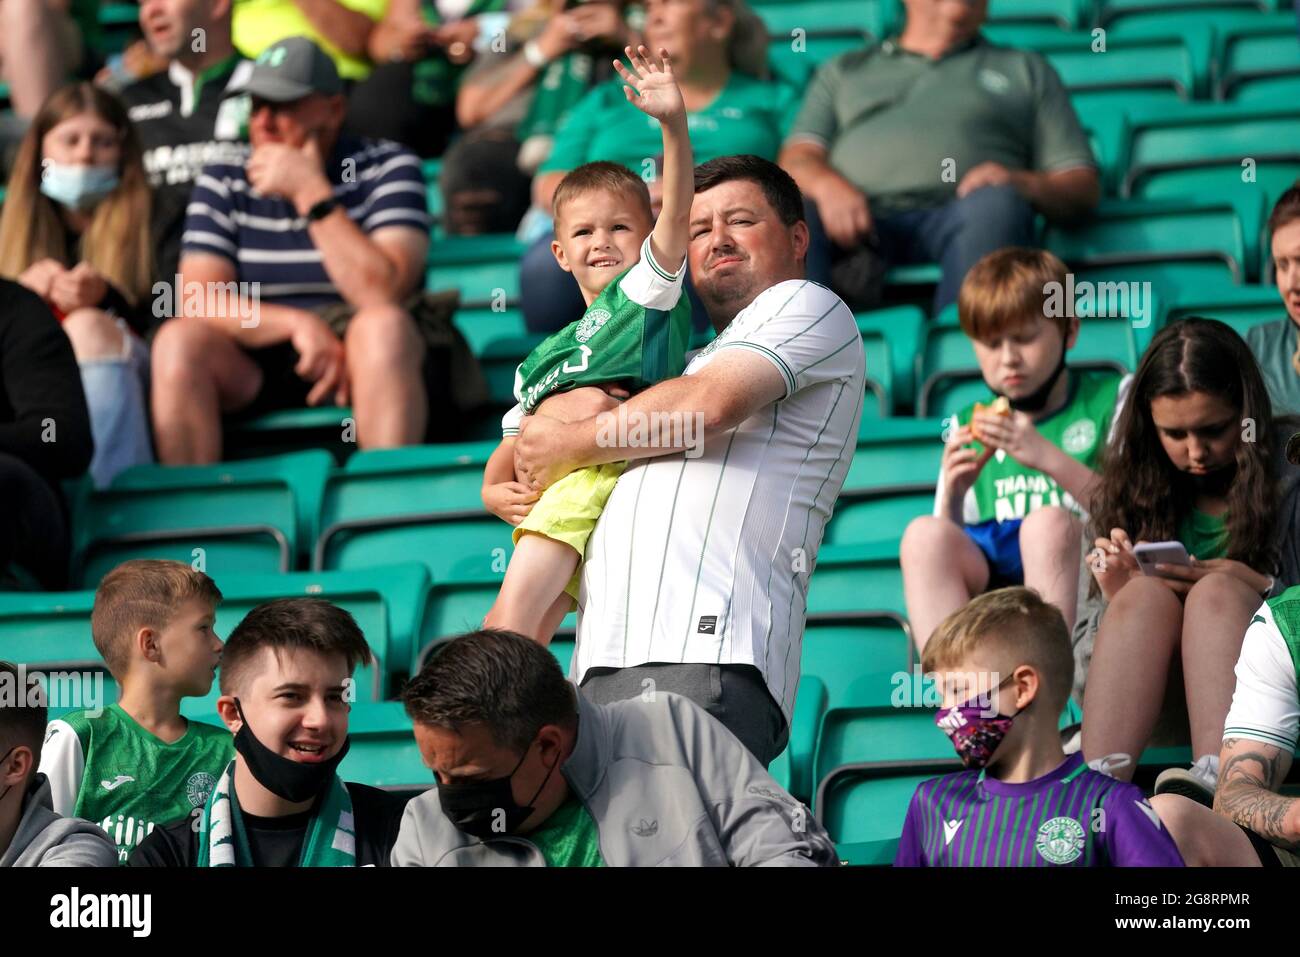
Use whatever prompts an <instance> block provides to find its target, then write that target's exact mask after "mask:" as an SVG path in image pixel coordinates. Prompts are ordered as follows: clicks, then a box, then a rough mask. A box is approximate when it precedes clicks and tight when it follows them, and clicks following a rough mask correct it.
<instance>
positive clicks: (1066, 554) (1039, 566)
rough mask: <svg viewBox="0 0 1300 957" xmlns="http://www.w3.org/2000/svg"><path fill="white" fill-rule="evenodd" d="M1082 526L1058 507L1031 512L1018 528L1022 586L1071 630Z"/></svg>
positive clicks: (1079, 560)
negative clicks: (1054, 609)
mask: <svg viewBox="0 0 1300 957" xmlns="http://www.w3.org/2000/svg"><path fill="white" fill-rule="evenodd" d="M1082 534H1083V525H1082V523H1081V522H1080V521H1079V520H1078V519H1077V518H1075V517H1074V516H1073V515H1071V514H1070V513H1069V512H1068V511H1066V510H1065V509H1063V508H1060V507H1059V506H1055V505H1053V506H1049V507H1047V508H1040V509H1038V510H1037V511H1034V512H1031V513H1030V514H1029V515H1027V516H1026V517H1025V520H1024V521H1023V522H1022V523H1021V524H1020V560H1021V563H1022V564H1023V565H1024V568H1025V585H1026V586H1028V587H1029V588H1032V589H1034V590H1035V591H1036V592H1038V594H1040V595H1042V596H1043V600H1044V601H1046V602H1048V603H1050V604H1053V605H1055V606H1056V607H1057V608H1059V609H1060V610H1061V615H1062V616H1063V617H1064V618H1065V627H1066V628H1073V627H1074V614H1075V605H1076V604H1077V603H1078V601H1079V569H1080V568H1081V567H1082V561H1081V559H1080V555H1081V552H1080V548H1079V540H1080V537H1081V536H1082Z"/></svg>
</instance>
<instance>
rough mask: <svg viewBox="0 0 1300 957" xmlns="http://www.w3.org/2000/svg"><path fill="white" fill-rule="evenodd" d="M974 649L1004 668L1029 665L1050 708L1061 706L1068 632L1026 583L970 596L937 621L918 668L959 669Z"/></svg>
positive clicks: (1070, 656) (1067, 675) (1068, 678)
mask: <svg viewBox="0 0 1300 957" xmlns="http://www.w3.org/2000/svg"><path fill="white" fill-rule="evenodd" d="M979 652H985V653H986V656H987V657H989V658H992V659H994V660H995V661H997V662H998V663H999V665H1000V666H1002V667H1006V668H1008V669H1012V668H1018V667H1019V666H1020V665H1029V666H1031V667H1032V668H1033V669H1034V670H1035V671H1037V672H1038V675H1039V678H1040V679H1041V680H1042V683H1043V685H1042V691H1040V692H1039V694H1040V696H1041V697H1043V699H1044V701H1045V703H1046V705H1048V706H1050V713H1051V714H1052V715H1056V714H1057V713H1058V712H1059V711H1060V710H1061V708H1063V707H1065V702H1066V699H1067V698H1068V697H1069V696H1070V688H1071V687H1072V685H1073V684H1074V652H1073V649H1072V647H1071V645H1070V631H1069V629H1068V628H1067V627H1066V625H1065V618H1064V616H1062V615H1061V612H1060V610H1059V609H1058V608H1057V607H1056V606H1055V605H1050V604H1048V603H1047V602H1045V601H1043V599H1042V598H1041V597H1039V595H1038V592H1036V591H1034V590H1033V589H1032V588H1024V587H1015V588H999V589H997V590H996V591H991V592H986V593H985V594H983V595H978V596H976V597H975V598H973V599H971V601H970V602H968V603H967V604H966V606H965V607H963V608H959V609H958V610H957V611H955V612H953V613H952V614H951V615H949V616H948V617H947V618H945V619H944V620H943V621H942V622H940V624H939V627H938V628H937V629H935V632H934V634H933V635H932V636H931V637H930V640H929V641H927V642H926V643H925V652H924V653H923V654H922V655H921V668H922V670H923V671H925V672H926V673H927V674H929V673H932V672H936V671H956V670H960V669H961V668H962V666H964V665H965V664H966V663H967V662H969V661H970V659H971V658H972V657H974V656H975V655H976V654H977V653H979ZM1008 673H1010V672H1008ZM1001 677H1005V675H1003V676H1001Z"/></svg>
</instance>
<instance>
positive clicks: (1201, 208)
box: [1044, 199, 1249, 368]
mask: <svg viewBox="0 0 1300 957" xmlns="http://www.w3.org/2000/svg"><path fill="white" fill-rule="evenodd" d="M1044 245H1045V246H1047V248H1048V249H1050V250H1052V252H1054V253H1056V254H1057V255H1058V256H1060V257H1061V259H1063V260H1065V262H1066V264H1067V265H1068V266H1069V267H1070V268H1071V270H1072V271H1073V273H1074V274H1075V279H1076V281H1078V280H1088V281H1090V282H1123V283H1126V284H1127V283H1138V284H1141V283H1150V284H1151V285H1150V287H1147V286H1142V285H1134V286H1128V285H1126V286H1108V287H1102V288H1098V289H1096V290H1095V291H1096V292H1097V293H1098V294H1100V293H1102V292H1103V291H1104V292H1106V293H1107V295H1108V297H1109V296H1110V295H1112V294H1115V295H1118V294H1120V293H1128V292H1130V291H1131V292H1132V293H1133V294H1138V295H1141V297H1142V299H1141V301H1142V302H1143V303H1147V302H1149V301H1151V300H1150V297H1148V296H1147V295H1146V293H1147V292H1148V291H1149V292H1150V293H1151V295H1152V296H1154V297H1157V298H1158V299H1159V300H1160V301H1165V300H1167V299H1168V298H1170V297H1171V295H1172V294H1173V293H1174V292H1175V291H1176V290H1177V289H1178V288H1181V287H1182V286H1184V285H1193V284H1195V285H1198V286H1203V285H1205V284H1207V283H1214V282H1219V283H1222V284H1223V285H1228V284H1239V283H1242V282H1244V281H1245V279H1246V274H1247V272H1248V262H1249V259H1248V255H1247V248H1246V242H1245V236H1244V231H1243V228H1242V223H1241V219H1240V217H1239V215H1238V213H1237V210H1236V209H1235V208H1234V207H1233V206H1232V205H1231V204H1229V203H1227V202H1222V201H1206V200H1195V199H1184V200H1173V199H1170V200H1164V201H1160V202H1154V201H1153V202H1145V203H1143V202H1134V201H1128V202H1112V203H1106V204H1103V205H1102V207H1101V208H1100V209H1099V210H1098V211H1097V214H1096V215H1095V216H1094V217H1093V218H1092V219H1090V220H1089V221H1088V222H1086V223H1083V224H1080V225H1075V226H1071V227H1063V226H1057V225H1049V226H1048V227H1047V230H1046V232H1045V234H1044ZM1079 288H1082V287H1079ZM1124 298H1127V296H1125V297H1124ZM1122 304H1123V302H1122V299H1121V300H1120V302H1119V305H1122ZM1131 307H1132V304H1130V308H1131ZM1139 318H1141V320H1142V321H1143V323H1144V325H1147V326H1149V325H1150V322H1151V317H1150V316H1144V317H1139ZM1130 368H1131V366H1130Z"/></svg>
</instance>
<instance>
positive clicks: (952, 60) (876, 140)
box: [786, 36, 1096, 211]
mask: <svg viewBox="0 0 1300 957" xmlns="http://www.w3.org/2000/svg"><path fill="white" fill-rule="evenodd" d="M799 141H804V142H813V143H817V144H819V145H821V146H824V147H826V149H827V150H828V152H829V154H830V163H831V165H832V166H833V167H834V168H835V169H836V170H838V171H839V172H840V173H841V174H843V175H844V176H845V177H846V178H847V179H848V180H849V181H850V182H852V183H854V184H855V185H856V186H858V188H859V189H861V190H862V191H863V192H864V193H866V194H867V195H868V196H869V197H871V199H872V205H873V208H874V209H876V210H878V211H887V210H888V209H890V208H909V207H916V206H928V205H934V204H937V203H942V202H946V201H947V200H949V199H951V198H952V197H953V196H954V195H955V194H956V190H957V183H959V182H960V181H961V178H962V176H964V175H965V174H966V172H967V171H969V170H970V169H971V168H973V167H975V166H977V165H979V164H980V163H985V162H990V161H992V162H996V163H1001V164H1002V165H1004V166H1007V167H1009V168H1011V169H1031V170H1037V171H1043V172H1047V171H1054V170H1064V169H1071V168H1074V167H1080V166H1089V167H1095V166H1096V162H1095V161H1094V159H1093V156H1092V149H1091V147H1090V146H1089V144H1088V137H1087V135H1086V134H1085V133H1084V131H1083V128H1082V127H1081V126H1080V125H1079V118H1078V116H1077V115H1076V114H1075V112H1074V107H1073V106H1072V105H1071V103H1070V98H1069V96H1068V94H1067V93H1066V91H1065V87H1064V86H1063V85H1062V83H1061V78H1060V77H1059V76H1057V74H1056V71H1055V70H1054V69H1052V67H1051V66H1050V65H1049V64H1048V62H1047V61H1046V60H1045V59H1044V58H1043V57H1042V56H1040V55H1039V54H1037V53H1031V52H1028V51H1025V50H1013V49H1010V48H1008V47H1001V46H995V45H994V44H992V43H989V42H988V41H987V40H985V39H984V38H983V37H980V36H976V37H975V38H974V39H972V40H971V41H970V42H969V43H967V44H965V45H963V46H960V47H958V48H956V49H954V50H951V51H950V52H948V53H946V54H945V55H944V56H942V57H940V58H939V59H938V60H931V59H930V58H929V57H926V56H923V55H921V54H919V53H911V52H908V51H906V50H903V49H901V48H900V47H899V46H898V44H897V42H896V41H894V40H886V41H885V42H884V43H881V44H879V45H875V46H870V47H867V48H865V49H861V50H850V51H849V52H847V53H844V54H841V55H840V56H838V57H836V58H835V59H834V60H831V61H830V62H829V63H827V64H826V65H825V66H823V67H822V68H821V69H820V70H819V71H818V73H817V75H816V77H815V78H814V79H813V81H812V83H811V84H810V86H809V88H808V92H807V94H806V95H805V97H804V102H803V108H802V109H801V110H800V111H799V115H798V116H797V117H796V119H795V122H794V126H793V127H792V128H791V131H790V135H789V136H788V137H787V138H786V143H787V144H791V143H796V142H799ZM946 159H951V160H954V161H955V165H954V164H953V163H949V164H945V163H944V160H946ZM945 168H947V169H948V170H950V171H951V172H950V173H949V175H948V176H947V177H946V178H945V176H944V173H945Z"/></svg>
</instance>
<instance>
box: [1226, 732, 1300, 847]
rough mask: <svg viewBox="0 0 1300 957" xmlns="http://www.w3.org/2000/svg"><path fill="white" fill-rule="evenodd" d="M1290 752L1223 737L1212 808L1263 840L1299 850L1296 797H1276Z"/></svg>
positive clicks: (1299, 800) (1299, 804) (1299, 815)
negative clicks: (1216, 788)
mask: <svg viewBox="0 0 1300 957" xmlns="http://www.w3.org/2000/svg"><path fill="white" fill-rule="evenodd" d="M1290 769H1291V752H1290V751H1288V750H1284V749H1282V748H1279V747H1275V746H1274V745H1271V744H1265V743H1264V742H1263V741H1255V740H1253V739H1251V738H1224V739H1223V751H1222V753H1221V754H1220V755H1219V788H1218V791H1217V793H1216V794H1215V796H1214V809H1215V810H1216V811H1218V812H1219V813H1220V814H1224V815H1227V816H1228V817H1230V818H1231V819H1232V820H1234V821H1236V822H1237V823H1238V824H1240V825H1241V826H1242V827H1247V828H1250V830H1252V831H1254V832H1255V833H1256V834H1258V835H1259V836H1260V837H1262V838H1264V839H1265V840H1268V841H1271V842H1272V843H1274V844H1277V845H1278V846H1279V847H1285V848H1288V849H1290V850H1297V849H1300V798H1288V797H1283V796H1282V795H1280V794H1278V793H1277V792H1278V789H1279V788H1281V786H1282V782H1283V781H1284V780H1286V775H1287V771H1289V770H1290Z"/></svg>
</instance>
